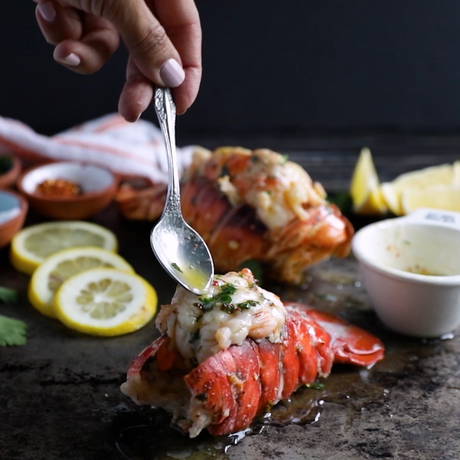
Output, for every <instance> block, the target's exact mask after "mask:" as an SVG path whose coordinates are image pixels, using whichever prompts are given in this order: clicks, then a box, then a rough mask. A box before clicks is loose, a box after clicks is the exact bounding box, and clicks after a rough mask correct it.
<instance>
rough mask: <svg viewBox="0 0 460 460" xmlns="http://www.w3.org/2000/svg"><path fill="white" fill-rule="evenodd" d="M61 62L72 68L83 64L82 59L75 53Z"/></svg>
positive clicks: (61, 59)
mask: <svg viewBox="0 0 460 460" xmlns="http://www.w3.org/2000/svg"><path fill="white" fill-rule="evenodd" d="M59 60H60V61H61V62H62V63H63V64H66V65H68V66H70V67H77V65H80V62H81V60H80V58H79V57H78V56H77V55H76V54H74V53H70V54H69V55H68V56H66V57H63V58H60V59H59Z"/></svg>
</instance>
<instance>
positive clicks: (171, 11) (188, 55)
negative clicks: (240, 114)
mask: <svg viewBox="0 0 460 460" xmlns="http://www.w3.org/2000/svg"><path fill="white" fill-rule="evenodd" d="M147 5H148V6H149V8H150V9H151V10H152V11H153V12H154V13H155V16H156V17H157V18H158V20H159V22H160V23H161V25H162V26H163V27H164V29H165V31H166V34H167V35H168V37H169V39H170V40H171V42H172V44H173V45H174V47H175V48H176V50H177V51H178V53H179V55H180V57H181V60H182V66H183V68H184V71H185V81H184V83H182V85H180V86H179V87H178V88H174V89H173V92H174V99H175V101H176V105H178V106H179V107H186V108H188V107H189V106H190V105H191V104H192V103H193V101H194V100H195V98H196V96H197V94H198V90H199V87H200V82H201V73H202V67H201V40H202V33H201V24H200V16H199V13H198V9H197V7H196V5H195V2H194V1H193V0H147Z"/></svg>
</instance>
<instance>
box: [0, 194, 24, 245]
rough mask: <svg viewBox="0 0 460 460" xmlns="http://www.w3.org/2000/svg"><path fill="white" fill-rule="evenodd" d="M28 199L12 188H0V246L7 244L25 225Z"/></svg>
mask: <svg viewBox="0 0 460 460" xmlns="http://www.w3.org/2000/svg"><path fill="white" fill-rule="evenodd" d="M27 209H28V205H27V201H26V200H25V199H24V198H23V197H22V196H21V195H19V194H17V193H14V192H11V191H10V190H0V248H2V247H4V246H6V245H7V244H8V243H9V242H10V241H11V239H12V238H13V236H14V235H16V233H17V232H18V231H19V230H20V229H21V228H22V226H23V225H24V220H25V218H26V215H27Z"/></svg>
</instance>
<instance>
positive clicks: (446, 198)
mask: <svg viewBox="0 0 460 460" xmlns="http://www.w3.org/2000/svg"><path fill="white" fill-rule="evenodd" d="M401 208H402V211H403V213H404V214H408V213H410V212H412V211H414V210H415V209H418V208H434V209H444V210H446V211H458V212H460V184H458V185H455V184H454V185H452V184H451V185H436V186H433V187H426V188H407V189H404V190H403V191H402V194H401Z"/></svg>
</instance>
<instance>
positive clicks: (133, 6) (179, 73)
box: [107, 1, 185, 88]
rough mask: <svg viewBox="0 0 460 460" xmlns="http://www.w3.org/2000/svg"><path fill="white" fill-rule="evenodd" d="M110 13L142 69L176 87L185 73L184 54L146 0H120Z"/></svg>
mask: <svg viewBox="0 0 460 460" xmlns="http://www.w3.org/2000/svg"><path fill="white" fill-rule="evenodd" d="M118 6H119V7H118V8H117V9H114V11H113V12H111V11H109V10H107V15H108V17H109V18H110V20H111V21H112V22H113V23H114V24H115V26H116V27H117V29H118V30H119V32H120V34H121V36H122V38H123V41H124V42H125V44H126V47H127V48H128V51H129V53H130V55H131V56H132V58H133V61H134V62H135V64H136V66H137V67H138V69H139V70H140V71H141V72H142V74H143V75H144V76H145V77H147V78H148V79H149V80H151V81H152V82H154V83H155V84H157V85H160V86H169V87H171V88H175V87H177V86H179V85H181V84H182V82H183V81H184V78H185V72H184V69H183V67H182V63H181V57H180V55H179V52H178V51H177V50H176V48H175V47H174V45H173V44H172V42H171V40H170V39H169V37H168V35H167V33H166V31H165V29H164V27H163V26H162V25H161V24H160V22H159V21H158V19H157V18H156V17H155V16H154V15H153V13H152V11H151V10H150V9H149V7H148V6H147V4H146V3H145V2H144V1H131V2H123V3H122V2H118Z"/></svg>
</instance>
